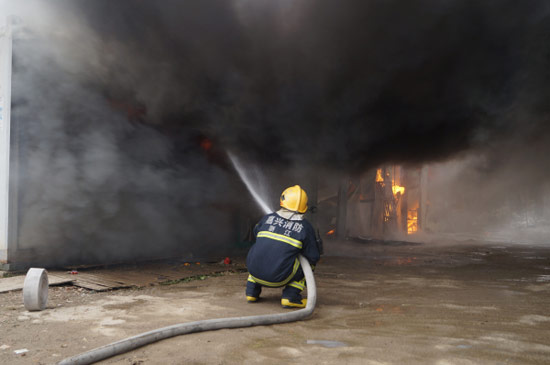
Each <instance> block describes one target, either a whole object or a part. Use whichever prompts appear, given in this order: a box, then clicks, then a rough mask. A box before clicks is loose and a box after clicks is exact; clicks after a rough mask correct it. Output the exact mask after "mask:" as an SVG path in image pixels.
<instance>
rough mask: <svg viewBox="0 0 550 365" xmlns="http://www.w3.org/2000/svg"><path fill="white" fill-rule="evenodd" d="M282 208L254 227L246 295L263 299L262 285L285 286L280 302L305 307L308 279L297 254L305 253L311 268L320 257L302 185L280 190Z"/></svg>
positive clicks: (253, 299)
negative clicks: (261, 296) (253, 241)
mask: <svg viewBox="0 0 550 365" xmlns="http://www.w3.org/2000/svg"><path fill="white" fill-rule="evenodd" d="M281 207H282V208H281V209H280V210H279V211H277V212H276V213H271V214H268V215H266V216H265V217H263V218H262V219H261V220H260V222H259V223H258V224H257V225H256V227H255V228H254V235H255V237H256V242H255V243H254V245H253V246H252V248H251V249H250V251H249V252H248V256H247V258H246V265H247V267H248V272H249V274H250V275H249V276H248V281H247V283H246V299H247V300H248V302H256V301H258V299H260V293H261V291H262V286H267V287H271V288H280V287H284V289H283V295H282V299H281V305H282V306H283V307H285V308H304V307H305V306H306V302H307V299H302V295H301V292H302V290H304V288H305V279H304V273H303V271H302V268H301V267H300V261H299V260H298V255H299V254H302V256H304V257H305V258H306V259H307V260H308V261H309V263H310V264H311V266H312V268H314V265H315V264H316V263H317V261H319V256H320V255H319V248H318V247H317V239H316V235H315V230H314V229H313V226H312V225H311V223H309V222H308V221H307V220H306V219H304V213H305V212H306V211H307V194H306V192H305V191H304V190H303V189H302V188H301V187H300V186H299V185H295V186H292V187H289V188H287V189H286V190H285V191H283V194H281Z"/></svg>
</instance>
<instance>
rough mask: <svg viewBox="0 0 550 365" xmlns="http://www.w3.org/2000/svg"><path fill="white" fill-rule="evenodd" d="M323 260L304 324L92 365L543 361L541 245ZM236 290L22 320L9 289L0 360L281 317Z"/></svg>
mask: <svg viewBox="0 0 550 365" xmlns="http://www.w3.org/2000/svg"><path fill="white" fill-rule="evenodd" d="M327 253H328V255H327V256H325V257H323V259H322V261H321V263H320V264H319V265H318V267H317V270H316V273H315V274H316V281H317V285H318V305H317V308H316V310H315V312H314V314H313V316H312V317H311V318H310V319H308V320H306V321H302V322H295V323H289V324H282V325H273V326H264V327H254V328H243V329H228V330H219V331H213V332H204V333H197V334H191V335H185V336H180V337H176V338H172V339H168V340H164V341H161V342H159V343H156V344H152V345H149V346H146V347H143V348H140V349H138V350H135V351H133V352H130V353H127V354H123V355H120V356H117V357H114V358H111V359H108V360H105V361H103V362H102V363H105V364H183V363H186V364H242V363H262V364H281V363H293V364H434V365H435V364H437V365H447V364H457V365H461V364H549V363H550V246H549V247H533V246H520V245H509V244H507V245H501V244H494V243H493V244H492V243H488V244H481V243H476V242H467V243H464V242H463V243H460V244H454V245H426V244H400V243H386V244H379V243H378V244H376V243H363V244H361V243H352V242H339V243H338V242H333V243H332V244H330V245H329V247H327ZM245 280H246V273H229V272H228V273H227V274H226V275H223V276H216V277H210V278H207V279H205V280H195V281H190V282H184V283H178V284H173V285H167V286H165V285H159V286H154V287H147V288H144V289H124V290H116V291H111V292H103V293H96V292H92V291H87V290H85V289H76V288H74V287H57V288H50V301H49V306H48V309H47V310H45V311H42V312H33V313H29V312H27V311H25V309H24V308H23V306H22V299H21V297H22V295H21V292H11V293H4V294H0V362H1V363H5V364H53V363H56V362H57V361H60V360H61V359H63V358H64V357H68V356H71V355H74V354H77V353H80V352H83V351H86V350H89V349H92V348H94V347H97V346H100V345H104V344H107V343H110V342H113V341H116V340H119V339H121V338H124V337H128V336H132V335H135V334H138V333H141V332H144V331H148V330H152V329H155V328H158V327H162V326H167V325H170V324H175V323H180V322H188V321H196V320H200V319H209V318H220V317H230V316H244V315H256V314H267V313H278V312H282V311H284V309H282V308H281V307H280V300H279V299H280V298H279V295H280V290H275V289H269V290H265V291H264V293H263V300H262V301H261V302H259V303H255V304H247V303H245V301H244V284H245ZM331 341H333V342H331ZM20 349H27V350H28V352H26V353H25V354H24V355H22V354H20V355H16V354H15V353H14V351H15V350H20Z"/></svg>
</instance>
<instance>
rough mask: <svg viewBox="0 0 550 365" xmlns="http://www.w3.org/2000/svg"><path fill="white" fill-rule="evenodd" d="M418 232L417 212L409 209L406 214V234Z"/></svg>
mask: <svg viewBox="0 0 550 365" xmlns="http://www.w3.org/2000/svg"><path fill="white" fill-rule="evenodd" d="M417 231H418V210H416V209H411V210H409V211H408V212H407V234H411V233H415V232H417Z"/></svg>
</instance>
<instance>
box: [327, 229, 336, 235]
mask: <svg viewBox="0 0 550 365" xmlns="http://www.w3.org/2000/svg"><path fill="white" fill-rule="evenodd" d="M335 232H336V230H335V229H331V230H330V231H328V232H327V233H326V235H327V236H332V235H333V234H334V233H335Z"/></svg>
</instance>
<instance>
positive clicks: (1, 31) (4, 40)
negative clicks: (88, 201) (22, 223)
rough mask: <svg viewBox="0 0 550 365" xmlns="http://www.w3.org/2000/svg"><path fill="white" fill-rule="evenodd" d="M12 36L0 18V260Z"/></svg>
mask: <svg viewBox="0 0 550 365" xmlns="http://www.w3.org/2000/svg"><path fill="white" fill-rule="evenodd" d="M11 46H12V38H11V29H10V26H9V22H8V21H7V20H6V19H1V20H0V260H7V249H8V196H9V160H10V155H9V153H10V106H11V66H12V63H11V61H12V48H11Z"/></svg>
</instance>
